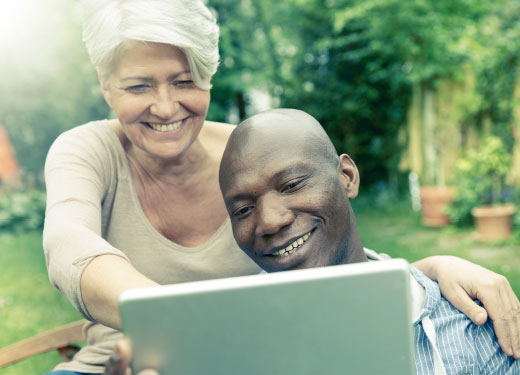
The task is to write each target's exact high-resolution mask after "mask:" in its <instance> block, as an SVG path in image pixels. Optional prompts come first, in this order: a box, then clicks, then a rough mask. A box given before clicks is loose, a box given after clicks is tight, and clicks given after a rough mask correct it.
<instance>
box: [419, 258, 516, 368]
mask: <svg viewBox="0 0 520 375" xmlns="http://www.w3.org/2000/svg"><path fill="white" fill-rule="evenodd" d="M411 271H412V275H413V277H414V278H415V279H416V280H417V282H419V284H420V285H422V286H423V287H424V289H425V291H426V296H425V297H426V298H425V301H424V306H423V309H422V312H421V314H420V316H419V317H418V319H416V321H415V322H414V343H415V362H416V367H417V374H418V375H422V374H435V375H437V374H447V375H462V374H464V375H465V374H469V375H520V360H514V358H512V357H508V356H507V355H506V354H505V353H504V352H503V351H502V349H501V348H500V346H499V345H498V341H497V338H496V336H495V333H494V329H493V323H492V322H491V320H488V321H487V322H486V323H485V324H483V325H481V326H478V325H476V324H474V323H473V322H472V321H471V320H470V319H469V318H468V317H467V316H466V315H464V314H463V313H461V312H460V311H459V310H457V309H456V308H455V307H453V305H452V304H451V303H449V302H448V301H447V300H446V299H445V298H444V297H442V296H441V293H440V289H439V286H438V284H437V283H436V282H434V281H432V280H430V279H429V278H427V277H426V276H425V275H424V274H423V273H422V272H421V271H419V270H418V269H416V268H414V267H411ZM431 323H433V327H432V328H434V333H433V336H434V342H436V347H437V349H434V348H433V345H432V340H431V339H429V338H428V335H427V331H428V327H427V325H428V324H431ZM430 335H431V334H430ZM436 350H437V353H438V354H439V356H440V359H441V360H442V364H441V367H442V365H444V366H443V367H444V369H445V371H442V368H440V369H439V368H437V369H436V368H435V351H436ZM437 367H439V366H437Z"/></svg>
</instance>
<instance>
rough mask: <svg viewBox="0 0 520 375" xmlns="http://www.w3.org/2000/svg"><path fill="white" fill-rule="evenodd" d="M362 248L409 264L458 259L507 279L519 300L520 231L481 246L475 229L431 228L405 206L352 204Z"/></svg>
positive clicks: (516, 230)
mask: <svg viewBox="0 0 520 375" xmlns="http://www.w3.org/2000/svg"><path fill="white" fill-rule="evenodd" d="M353 206H354V210H355V212H356V218H357V222H358V226H359V230H360V234H361V239H362V241H363V244H364V245H365V246H366V247H368V248H371V249H374V250H376V251H379V252H383V253H387V254H389V255H390V256H392V257H397V258H405V259H407V260H408V261H410V262H413V261H416V260H418V259H421V258H425V257H427V256H430V255H441V254H449V255H457V256H459V257H461V258H464V259H468V260H470V261H472V262H475V263H477V264H480V265H482V266H484V267H486V268H489V269H491V270H493V271H495V272H498V273H500V274H502V275H504V276H506V277H507V278H508V280H509V282H510V283H511V286H512V287H513V290H514V291H515V293H516V294H517V295H518V296H520V272H519V270H520V228H515V231H514V234H513V236H512V237H511V238H510V239H508V240H506V241H502V242H500V243H492V244H489V243H482V242H479V241H477V240H476V239H475V233H474V229H473V228H464V229H459V228H455V227H453V226H448V227H445V228H428V227H425V226H423V225H422V224H421V216H420V213H417V212H413V211H412V210H411V209H409V208H407V207H404V206H403V205H395V207H392V208H389V207H388V206H387V207H377V209H376V210H374V206H370V205H367V204H365V203H364V202H360V203H359V204H357V202H356V201H353Z"/></svg>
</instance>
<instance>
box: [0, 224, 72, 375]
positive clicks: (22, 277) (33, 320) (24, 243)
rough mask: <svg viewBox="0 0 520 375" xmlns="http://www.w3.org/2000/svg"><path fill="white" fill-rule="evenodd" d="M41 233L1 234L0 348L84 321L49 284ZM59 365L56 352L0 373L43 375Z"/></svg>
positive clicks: (4, 374) (7, 374)
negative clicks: (39, 333)
mask: <svg viewBox="0 0 520 375" xmlns="http://www.w3.org/2000/svg"><path fill="white" fill-rule="evenodd" d="M41 243H42V237H41V234H40V233H39V232H29V233H23V234H18V235H14V234H0V265H1V272H0V317H1V319H0V347H4V346H7V345H8V344H11V343H13V342H15V341H17V340H21V339H23V338H26V337H30V336H32V335H34V334H36V333H38V332H42V331H46V330H49V329H51V328H55V327H56V326H58V325H61V324H65V323H68V322H72V321H74V320H78V319H80V318H81V316H80V315H79V313H78V312H77V311H76V310H74V308H73V307H72V306H71V305H70V303H69V302H68V301H67V300H66V299H65V297H63V295H62V294H61V293H60V292H59V291H57V290H56V289H55V288H54V287H52V286H51V284H50V283H49V279H48V278H47V271H46V268H45V260H44V256H43V250H42V245H41ZM59 362H60V357H59V355H58V354H57V352H53V353H47V354H42V355H38V356H35V357H33V358H31V359H28V360H26V361H23V362H20V363H18V364H14V365H11V366H9V367H6V368H4V369H1V370H0V374H2V375H22V374H23V375H38V374H39V375H41V374H43V373H45V372H46V371H48V370H50V369H52V368H53V367H54V366H55V365H56V364H57V363H59Z"/></svg>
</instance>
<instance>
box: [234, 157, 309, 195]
mask: <svg viewBox="0 0 520 375" xmlns="http://www.w3.org/2000/svg"><path fill="white" fill-rule="evenodd" d="M311 169H312V166H311V165H309V163H306V162H295V163H291V164H288V165H286V166H283V167H282V168H281V169H280V170H279V171H277V172H276V173H274V174H273V175H272V176H270V177H269V178H268V179H269V182H270V183H273V182H274V183H276V182H278V181H280V180H281V179H283V178H284V177H286V176H287V175H292V174H308V173H309V172H311ZM251 190H253V189H251ZM254 195H255V192H254V191H247V192H240V193H237V194H233V193H231V194H227V195H226V196H225V197H224V198H225V200H226V201H229V202H236V201H241V200H247V199H251V197H252V196H254Z"/></svg>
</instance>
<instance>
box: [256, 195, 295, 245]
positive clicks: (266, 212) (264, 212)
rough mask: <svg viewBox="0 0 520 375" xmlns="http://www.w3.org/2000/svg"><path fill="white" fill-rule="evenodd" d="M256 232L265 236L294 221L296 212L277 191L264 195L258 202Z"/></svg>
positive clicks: (258, 235) (257, 234) (259, 235)
mask: <svg viewBox="0 0 520 375" xmlns="http://www.w3.org/2000/svg"><path fill="white" fill-rule="evenodd" d="M256 210H257V215H258V216H257V223H256V230H255V234H256V236H257V237H263V236H268V235H272V234H275V233H277V232H279V231H280V230H282V229H283V228H285V227H287V226H289V225H290V224H291V223H292V222H293V221H294V213H293V211H292V210H290V209H289V208H288V207H287V205H286V204H285V202H284V201H283V199H282V198H281V197H278V196H277V194H276V193H272V194H269V195H267V196H264V197H262V198H261V199H260V200H259V201H258V202H257V208H256Z"/></svg>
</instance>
